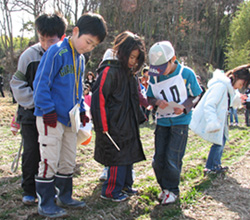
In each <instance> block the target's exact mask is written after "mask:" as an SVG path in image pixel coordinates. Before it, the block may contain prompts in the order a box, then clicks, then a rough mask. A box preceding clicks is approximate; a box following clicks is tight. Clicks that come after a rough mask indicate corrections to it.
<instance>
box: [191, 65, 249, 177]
mask: <svg viewBox="0 0 250 220" xmlns="http://www.w3.org/2000/svg"><path fill="white" fill-rule="evenodd" d="M249 67H250V64H248V65H243V66H239V67H236V68H235V69H232V70H229V71H228V72H226V73H225V74H224V72H223V71H221V70H218V69H217V70H215V72H214V73H213V78H212V79H211V80H210V81H209V82H208V90H207V91H206V93H205V94H204V95H203V97H202V99H201V100H200V102H199V103H198V105H197V106H196V108H195V109H194V111H193V115H192V119H191V122H190V125H189V128H190V129H191V130H192V131H193V132H194V133H196V134H198V135H199V136H201V137H202V138H203V139H205V140H207V141H209V142H212V143H213V145H212V146H211V149H210V152H209V155H208V159H207V162H206V168H205V169H204V175H206V174H208V173H222V172H223V173H224V172H226V171H227V170H228V167H222V166H221V157H222V153H223V149H224V146H225V142H226V140H228V122H227V114H228V109H229V107H230V106H233V107H234V108H237V107H239V105H240V93H239V92H238V93H237V92H236V90H237V89H241V88H243V87H247V85H248V84H249V83H250V73H249Z"/></svg>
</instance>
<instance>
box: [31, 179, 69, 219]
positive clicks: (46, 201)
mask: <svg viewBox="0 0 250 220" xmlns="http://www.w3.org/2000/svg"><path fill="white" fill-rule="evenodd" d="M35 180H36V194H37V198H38V213H39V215H42V216H45V217H50V218H57V217H64V216H67V212H66V211H65V210H64V209H62V208H60V207H58V206H57V205H56V204H55V186H54V178H51V179H45V178H39V177H36V179H35Z"/></svg>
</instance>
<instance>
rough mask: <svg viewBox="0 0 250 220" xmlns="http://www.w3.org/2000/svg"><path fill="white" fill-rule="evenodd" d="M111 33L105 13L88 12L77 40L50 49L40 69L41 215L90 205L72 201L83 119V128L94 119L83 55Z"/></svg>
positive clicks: (37, 94) (37, 84)
mask: <svg viewBox="0 0 250 220" xmlns="http://www.w3.org/2000/svg"><path fill="white" fill-rule="evenodd" d="M106 34H107V28H106V24H105V21H104V19H103V18H102V17H101V16H100V15H98V14H92V13H87V14H83V15H82V16H81V17H80V18H79V20H78V21H77V23H76V26H75V27H74V28H73V31H72V36H71V37H69V38H65V39H64V40H63V42H61V43H58V44H56V45H54V46H52V47H50V48H49V50H48V51H46V53H45V54H44V56H43V57H42V60H41V62H40V65H39V67H38V70H37V74H36V78H35V80H34V83H33V86H34V101H35V113H34V114H35V115H36V116H37V128H38V132H39V143H40V153H41V162H40V163H39V173H38V175H37V177H36V192H37V195H38V198H39V203H38V213H39V214H40V215H42V216H47V217H62V216H65V215H66V214H67V213H66V211H65V210H64V209H62V208H60V207H59V206H61V207H69V208H81V207H84V206H85V203H84V202H83V201H77V200H74V199H72V187H73V183H72V176H73V172H74V167H75V158H76V143H77V132H78V130H79V124H80V120H81V122H82V124H83V126H85V123H86V122H88V120H89V119H88V117H87V116H86V115H85V109H84V105H83V102H84V100H83V97H82V94H83V91H82V80H83V71H84V69H85V62H84V56H83V54H84V53H87V52H90V51H92V50H93V49H94V48H95V47H96V46H97V45H98V44H99V43H100V42H102V41H103V40H104V38H105V36H106ZM70 115H71V117H70ZM54 187H56V190H57V198H56V203H57V205H56V204H55V203H54V199H55V191H54Z"/></svg>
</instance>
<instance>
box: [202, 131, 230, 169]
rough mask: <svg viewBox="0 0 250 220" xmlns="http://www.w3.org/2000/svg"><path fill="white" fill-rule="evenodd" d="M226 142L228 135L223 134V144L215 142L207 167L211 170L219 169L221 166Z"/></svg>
mask: <svg viewBox="0 0 250 220" xmlns="http://www.w3.org/2000/svg"><path fill="white" fill-rule="evenodd" d="M225 143H226V137H225V135H224V136H223V143H222V145H218V144H213V145H212V146H211V148H210V152H209V155H208V158H207V163H206V168H207V169H210V170H219V169H220V166H221V157H222V153H223V149H224V146H225Z"/></svg>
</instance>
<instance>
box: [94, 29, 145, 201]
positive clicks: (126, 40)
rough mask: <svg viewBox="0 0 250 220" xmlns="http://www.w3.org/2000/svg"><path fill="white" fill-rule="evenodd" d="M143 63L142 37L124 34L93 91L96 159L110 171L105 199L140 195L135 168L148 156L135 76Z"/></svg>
mask: <svg viewBox="0 0 250 220" xmlns="http://www.w3.org/2000/svg"><path fill="white" fill-rule="evenodd" d="M144 60H145V47H144V43H143V41H142V40H141V39H140V37H138V36H137V35H135V34H133V33H131V32H129V31H125V32H123V33H121V34H120V35H118V36H117V37H116V38H115V41H114V47H113V51H112V53H111V57H108V58H106V60H103V62H102V63H101V65H100V67H99V70H98V72H99V77H98V78H97V81H96V83H95V85H94V87H93V90H92V92H93V94H92V101H91V114H92V117H93V122H94V128H95V132H96V140H95V154H94V158H95V160H96V161H97V162H99V163H101V164H103V165H105V166H108V167H109V170H108V178H107V180H106V181H105V182H104V183H103V186H102V194H101V198H103V199H110V200H112V201H116V202H120V201H124V200H126V199H127V198H128V194H136V193H137V191H136V190H134V189H133V188H132V184H133V179H132V167H133V163H135V162H139V161H142V160H145V155H144V153H143V149H142V144H141V141H140V134H139V123H140V122H142V121H143V119H144V118H143V117H142V111H141V109H140V105H139V95H138V84H137V80H136V78H135V76H134V73H135V72H136V71H138V70H139V69H140V67H141V65H142V64H143V62H144ZM112 141H113V142H112ZM115 144H116V145H117V146H115Z"/></svg>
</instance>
